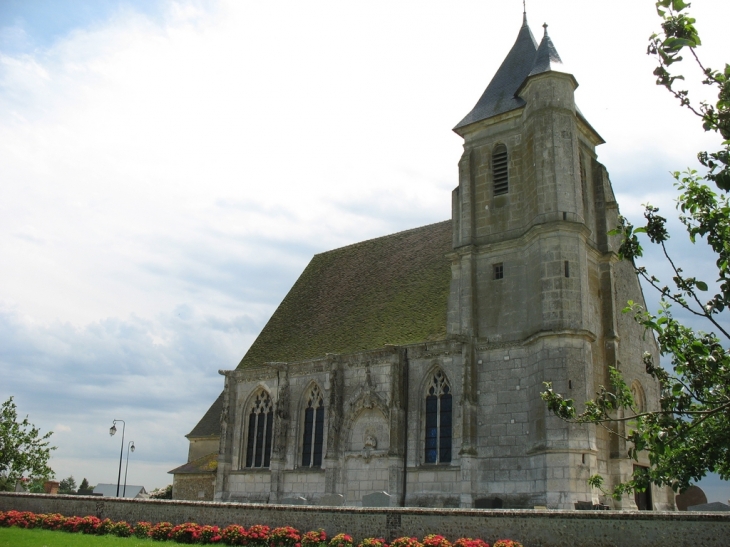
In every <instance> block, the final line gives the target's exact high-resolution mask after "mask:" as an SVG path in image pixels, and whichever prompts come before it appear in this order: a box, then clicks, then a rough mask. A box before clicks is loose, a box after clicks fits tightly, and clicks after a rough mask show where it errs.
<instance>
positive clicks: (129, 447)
mask: <svg viewBox="0 0 730 547" xmlns="http://www.w3.org/2000/svg"><path fill="white" fill-rule="evenodd" d="M130 449H131V450H132V452H134V441H129V444H128V445H127V465H125V466H124V490H123V491H122V497H124V496H126V495H127V469H129V450H130Z"/></svg>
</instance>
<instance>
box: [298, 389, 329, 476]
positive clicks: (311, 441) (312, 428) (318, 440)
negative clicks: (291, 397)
mask: <svg viewBox="0 0 730 547" xmlns="http://www.w3.org/2000/svg"><path fill="white" fill-rule="evenodd" d="M302 430H303V431H304V436H303V438H302V467H322V444H323V442H324V397H323V396H322V390H320V389H319V386H318V385H316V384H315V385H314V386H312V389H311V390H309V395H308V397H307V399H306V403H305V407H304V424H303V427H302Z"/></svg>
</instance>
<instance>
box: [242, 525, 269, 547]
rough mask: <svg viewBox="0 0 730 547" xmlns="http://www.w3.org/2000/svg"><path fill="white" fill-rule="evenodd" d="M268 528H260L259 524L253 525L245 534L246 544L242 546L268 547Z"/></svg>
mask: <svg viewBox="0 0 730 547" xmlns="http://www.w3.org/2000/svg"><path fill="white" fill-rule="evenodd" d="M269 530H271V528H269V527H268V526H262V525H261V524H254V525H253V526H251V528H249V529H248V532H246V539H247V541H246V543H244V545H250V546H251V547H269Z"/></svg>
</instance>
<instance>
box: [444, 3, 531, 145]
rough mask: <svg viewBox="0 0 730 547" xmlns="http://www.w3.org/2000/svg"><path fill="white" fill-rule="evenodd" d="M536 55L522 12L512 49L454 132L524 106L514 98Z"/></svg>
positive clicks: (525, 16)
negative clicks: (520, 22) (520, 26)
mask: <svg viewBox="0 0 730 547" xmlns="http://www.w3.org/2000/svg"><path fill="white" fill-rule="evenodd" d="M536 53H537V42H536V41H535V37H534V36H533V35H532V31H530V27H529V26H528V25H527V14H526V13H524V12H523V15H522V28H520V32H519V33H518V34H517V40H515V43H514V45H513V46H512V49H511V50H510V51H509V53H508V54H507V57H505V59H504V61H503V62H502V65H501V66H500V67H499V70H497V73H496V74H495V75H494V77H493V78H492V81H491V82H489V85H488V86H487V89H486V90H485V91H484V93H483V94H482V96H481V98H480V99H479V101H478V102H477V104H476V106H474V108H473V109H472V110H471V112H469V113H468V114H467V115H466V117H465V118H464V119H463V120H461V121H460V122H459V123H458V125H457V126H456V127H455V128H454V130H455V131H456V130H458V129H460V128H462V127H465V126H467V125H470V124H472V123H475V122H478V121H481V120H485V119H487V118H491V117H492V116H496V115H497V114H502V113H504V112H509V111H510V110H515V109H517V108H520V107H522V106H524V105H525V101H523V100H522V99H520V98H519V97H517V96H516V95H515V92H516V91H517V89H518V88H519V87H520V85H521V84H522V82H524V81H525V78H527V76H528V75H529V74H530V70H531V69H532V67H533V64H534V61H535V54H536ZM457 132H458V131H457Z"/></svg>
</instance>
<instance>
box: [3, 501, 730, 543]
mask: <svg viewBox="0 0 730 547" xmlns="http://www.w3.org/2000/svg"><path fill="white" fill-rule="evenodd" d="M13 509H14V510H19V511H33V512H36V513H61V514H63V515H66V516H71V515H80V516H85V515H97V516H99V517H100V518H107V517H108V518H110V519H112V520H126V521H128V522H132V523H134V522H137V521H141V520H146V521H151V522H159V521H169V522H172V523H173V524H179V523H182V522H187V521H193V522H198V523H200V524H217V525H218V526H227V525H229V524H233V523H235V524H241V525H243V526H245V527H249V526H251V525H253V524H266V525H269V526H284V525H290V526H294V527H295V528H297V529H299V530H302V531H306V530H310V529H312V528H320V527H321V528H324V529H325V530H326V532H327V534H328V535H329V536H332V535H334V534H336V533H338V532H347V533H350V534H352V536H353V537H354V539H355V541H359V540H360V539H362V538H364V537H381V536H384V537H385V538H386V539H388V540H392V539H394V538H396V537H400V536H405V535H407V536H417V537H419V538H421V537H423V536H424V535H426V534H431V533H439V534H443V535H445V536H446V537H447V538H448V539H450V540H454V539H457V538H459V537H464V536H466V537H480V538H482V539H484V540H486V541H488V542H489V543H493V542H494V541H495V540H496V539H499V538H510V539H516V540H519V541H521V542H522V543H523V545H524V546H525V547H533V546H540V547H619V546H624V545H631V546H632V547H658V546H661V547H684V546H686V545H702V546H703V547H724V546H726V545H727V538H728V537H730V514H727V513H693V512H684V513H679V512H647V511H643V512H632V511H620V512H618V511H616V512H614V511H595V512H593V511H531V510H478V509H414V508H388V509H371V508H358V507H311V506H287V505H256V504H236V503H215V502H188V501H167V500H126V499H125V500H118V499H113V498H98V497H87V496H61V495H58V496H50V495H43V494H16V493H10V492H0V510H1V511H9V510H13ZM59 533H62V532H59Z"/></svg>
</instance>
